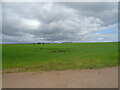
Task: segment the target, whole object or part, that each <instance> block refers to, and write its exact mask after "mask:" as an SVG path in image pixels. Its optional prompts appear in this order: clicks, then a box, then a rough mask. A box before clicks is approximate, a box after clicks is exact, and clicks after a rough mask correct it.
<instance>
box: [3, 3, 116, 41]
mask: <svg viewBox="0 0 120 90" xmlns="http://www.w3.org/2000/svg"><path fill="white" fill-rule="evenodd" d="M2 10H3V14H2V15H3V16H2V19H3V20H2V21H3V22H2V25H3V26H2V40H3V42H4V43H13V42H14V43H19V42H41V41H50V42H55V41H116V40H118V27H117V24H118V3H117V2H116V3H113V2H111V3H110V2H104V3H101V2H61V3H59V2H46V3H44V2H36V3H34V2H30V3H28V2H16V3H15V2H6V3H5V2H4V3H2Z"/></svg>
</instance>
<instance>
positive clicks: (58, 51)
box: [52, 50, 70, 53]
mask: <svg viewBox="0 0 120 90" xmlns="http://www.w3.org/2000/svg"><path fill="white" fill-rule="evenodd" d="M52 52H55V53H60V52H70V51H68V50H53V51H52Z"/></svg>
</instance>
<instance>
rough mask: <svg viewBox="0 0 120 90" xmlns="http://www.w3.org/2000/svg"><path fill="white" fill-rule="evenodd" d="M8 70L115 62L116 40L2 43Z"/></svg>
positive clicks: (108, 64)
mask: <svg viewBox="0 0 120 90" xmlns="http://www.w3.org/2000/svg"><path fill="white" fill-rule="evenodd" d="M2 62H3V70H8V71H7V72H16V71H17V72H20V71H49V70H68V69H86V68H89V69H93V68H103V67H112V66H117V65H118V43H117V42H97V43H60V44H3V45H2Z"/></svg>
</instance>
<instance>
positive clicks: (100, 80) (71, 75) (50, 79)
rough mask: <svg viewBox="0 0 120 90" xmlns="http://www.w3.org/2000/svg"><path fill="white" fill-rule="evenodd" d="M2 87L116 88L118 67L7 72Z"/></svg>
mask: <svg viewBox="0 0 120 90" xmlns="http://www.w3.org/2000/svg"><path fill="white" fill-rule="evenodd" d="M3 88H118V67H111V68H104V69H83V70H63V71H47V72H20V73H7V74H3Z"/></svg>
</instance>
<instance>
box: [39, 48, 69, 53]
mask: <svg viewBox="0 0 120 90" xmlns="http://www.w3.org/2000/svg"><path fill="white" fill-rule="evenodd" d="M40 50H45V51H50V52H54V53H62V52H70V49H69V48H63V49H60V48H40Z"/></svg>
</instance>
